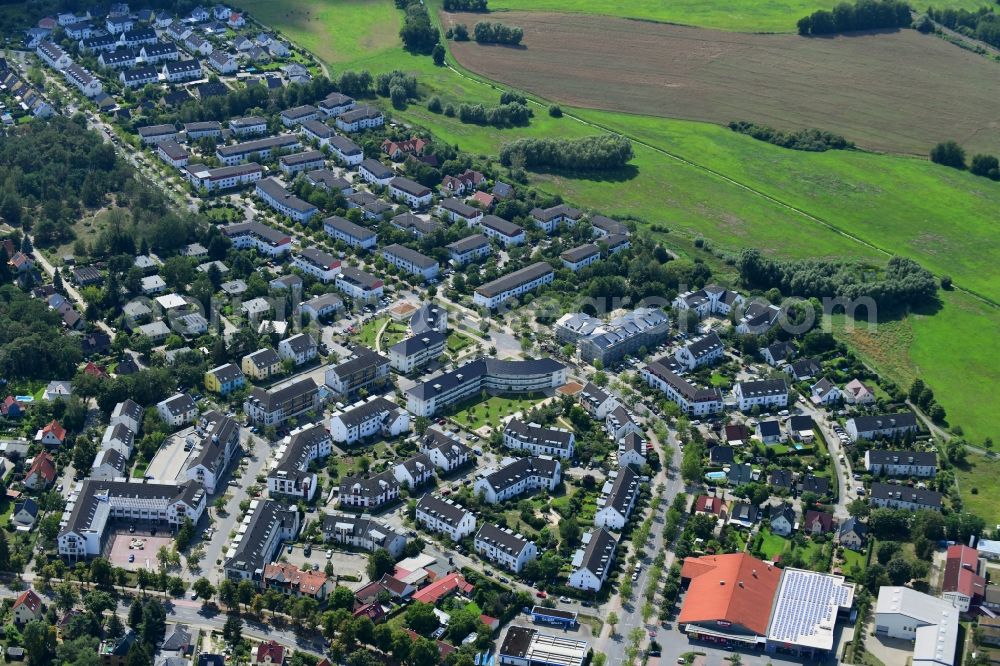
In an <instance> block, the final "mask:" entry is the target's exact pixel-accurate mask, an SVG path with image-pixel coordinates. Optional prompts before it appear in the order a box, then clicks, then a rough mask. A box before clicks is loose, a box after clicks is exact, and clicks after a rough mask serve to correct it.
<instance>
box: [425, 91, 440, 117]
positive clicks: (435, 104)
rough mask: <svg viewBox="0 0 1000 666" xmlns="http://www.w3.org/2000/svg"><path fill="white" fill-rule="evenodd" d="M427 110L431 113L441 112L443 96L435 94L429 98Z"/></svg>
mask: <svg viewBox="0 0 1000 666" xmlns="http://www.w3.org/2000/svg"><path fill="white" fill-rule="evenodd" d="M427 110H428V111H430V112H431V113H441V98H440V97H438V96H437V95H435V96H434V97H431V98H430V99H429V100H427Z"/></svg>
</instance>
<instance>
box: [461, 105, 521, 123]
mask: <svg viewBox="0 0 1000 666" xmlns="http://www.w3.org/2000/svg"><path fill="white" fill-rule="evenodd" d="M531 116H532V113H531V109H529V108H528V107H527V106H525V105H524V104H518V103H514V104H500V105H498V106H483V105H482V104H460V105H459V107H458V119H459V120H461V121H462V122H463V123H470V124H473V125H492V126H493V127H523V126H524V125H527V124H528V122H529V121H530V120H531Z"/></svg>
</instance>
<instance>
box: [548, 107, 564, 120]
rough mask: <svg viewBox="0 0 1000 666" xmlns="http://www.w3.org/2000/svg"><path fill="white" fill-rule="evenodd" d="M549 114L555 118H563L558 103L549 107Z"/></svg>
mask: <svg viewBox="0 0 1000 666" xmlns="http://www.w3.org/2000/svg"><path fill="white" fill-rule="evenodd" d="M549 115H550V116H552V117H553V118H562V109H560V108H559V106H558V105H556V104H553V105H552V106H550V107H549Z"/></svg>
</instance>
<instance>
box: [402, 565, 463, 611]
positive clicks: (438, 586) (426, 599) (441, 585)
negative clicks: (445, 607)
mask: <svg viewBox="0 0 1000 666" xmlns="http://www.w3.org/2000/svg"><path fill="white" fill-rule="evenodd" d="M456 590H457V591H459V592H463V593H465V594H468V593H469V592H472V585H471V584H469V583H467V582H466V580H465V578H463V577H462V574H457V573H450V574H448V575H447V576H445V577H444V578H442V579H441V580H438V581H435V582H433V583H431V584H430V585H428V586H427V587H424V588H423V589H420V590H417V592H416V593H415V594H414V595H413V600H414V601H421V602H423V603H425V604H436V603H437V602H438V601H439V600H440V599H442V598H444V597H446V596H448V595H449V594H451V593H452V592H455V591H456Z"/></svg>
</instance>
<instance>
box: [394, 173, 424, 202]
mask: <svg viewBox="0 0 1000 666" xmlns="http://www.w3.org/2000/svg"><path fill="white" fill-rule="evenodd" d="M389 196H391V197H392V198H393V199H395V200H396V201H402V202H404V203H406V205H408V206H409V207H410V208H423V207H425V206H429V205H430V203H431V199H433V194H432V193H431V190H430V188H429V187H425V186H423V185H421V184H420V183H418V182H416V181H413V180H410V179H409V178H404V177H402V176H396V177H395V178H393V179H392V180H390V181H389Z"/></svg>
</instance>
